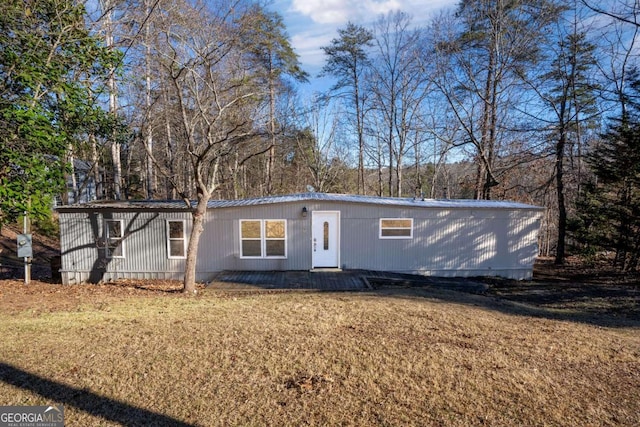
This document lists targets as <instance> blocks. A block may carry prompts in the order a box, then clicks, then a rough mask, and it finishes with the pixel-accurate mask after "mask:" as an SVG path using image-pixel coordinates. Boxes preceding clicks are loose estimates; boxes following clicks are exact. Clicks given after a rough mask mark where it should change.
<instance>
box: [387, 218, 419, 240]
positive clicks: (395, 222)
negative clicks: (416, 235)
mask: <svg viewBox="0 0 640 427" xmlns="http://www.w3.org/2000/svg"><path fill="white" fill-rule="evenodd" d="M380 238H381V239H411V238H413V219H412V218H382V219H380Z"/></svg>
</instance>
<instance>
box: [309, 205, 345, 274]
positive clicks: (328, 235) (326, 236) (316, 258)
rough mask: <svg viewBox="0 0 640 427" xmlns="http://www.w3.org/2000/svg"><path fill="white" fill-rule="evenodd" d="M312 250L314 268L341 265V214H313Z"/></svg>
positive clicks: (320, 212) (327, 212)
mask: <svg viewBox="0 0 640 427" xmlns="http://www.w3.org/2000/svg"><path fill="white" fill-rule="evenodd" d="M311 229H312V230H311V234H312V236H311V241H312V242H311V250H312V251H313V252H312V260H311V262H312V264H313V265H312V267H313V268H337V267H338V266H339V265H340V212H329V211H315V212H313V213H312V226H311Z"/></svg>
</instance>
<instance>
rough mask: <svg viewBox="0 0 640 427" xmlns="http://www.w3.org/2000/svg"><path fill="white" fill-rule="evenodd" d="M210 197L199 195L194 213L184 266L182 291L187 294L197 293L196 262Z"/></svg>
mask: <svg viewBox="0 0 640 427" xmlns="http://www.w3.org/2000/svg"><path fill="white" fill-rule="evenodd" d="M208 202H209V197H208V196H206V195H203V194H200V195H199V196H198V204H197V205H196V208H195V210H194V211H193V213H192V218H193V224H192V227H191V235H190V237H189V244H188V245H187V260H186V262H185V268H184V282H183V288H182V292H183V293H185V294H194V293H196V264H197V261H198V245H199V243H200V236H201V235H202V232H203V231H204V220H205V217H206V214H207V203H208Z"/></svg>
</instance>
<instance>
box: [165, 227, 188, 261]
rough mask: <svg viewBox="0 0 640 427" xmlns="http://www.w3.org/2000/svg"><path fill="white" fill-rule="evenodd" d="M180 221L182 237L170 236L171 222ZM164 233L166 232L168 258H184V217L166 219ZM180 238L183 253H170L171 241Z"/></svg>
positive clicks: (185, 239) (185, 233)
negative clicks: (178, 254)
mask: <svg viewBox="0 0 640 427" xmlns="http://www.w3.org/2000/svg"><path fill="white" fill-rule="evenodd" d="M172 222H180V223H182V237H180V238H178V237H171V223H172ZM165 228H166V233H167V258H168V259H186V258H187V221H186V220H184V219H167V220H166V227H165ZM179 240H182V253H183V254H184V255H180V256H177V255H171V242H172V241H179Z"/></svg>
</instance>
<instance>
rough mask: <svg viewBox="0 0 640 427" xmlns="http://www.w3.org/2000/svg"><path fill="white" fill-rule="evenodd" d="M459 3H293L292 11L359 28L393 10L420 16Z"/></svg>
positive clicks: (404, 0) (408, 0) (325, 0)
mask: <svg viewBox="0 0 640 427" xmlns="http://www.w3.org/2000/svg"><path fill="white" fill-rule="evenodd" d="M455 1H456V0H292V1H291V9H290V10H291V11H293V12H297V13H300V14H302V15H304V16H306V17H308V18H310V19H311V20H312V21H314V22H316V23H318V24H338V25H340V24H344V23H346V22H347V21H353V22H356V23H359V24H362V23H364V22H365V21H371V20H373V19H374V18H376V17H377V16H378V15H380V14H386V13H388V12H391V11H394V10H403V11H405V12H408V13H414V12H419V13H420V14H421V15H422V14H424V13H425V12H428V11H429V10H436V9H439V8H441V7H443V6H447V5H451V4H455Z"/></svg>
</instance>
